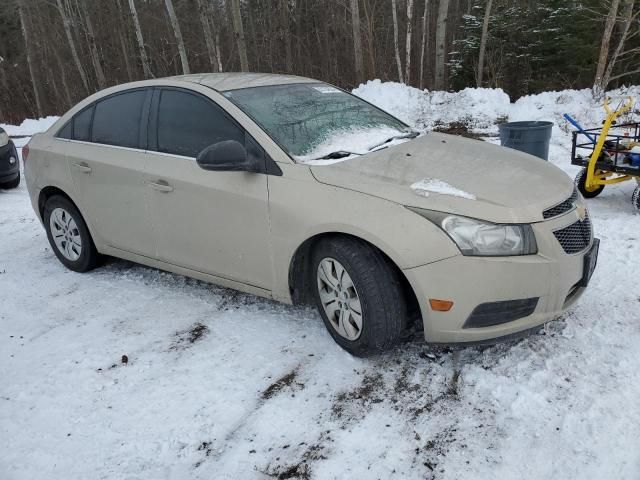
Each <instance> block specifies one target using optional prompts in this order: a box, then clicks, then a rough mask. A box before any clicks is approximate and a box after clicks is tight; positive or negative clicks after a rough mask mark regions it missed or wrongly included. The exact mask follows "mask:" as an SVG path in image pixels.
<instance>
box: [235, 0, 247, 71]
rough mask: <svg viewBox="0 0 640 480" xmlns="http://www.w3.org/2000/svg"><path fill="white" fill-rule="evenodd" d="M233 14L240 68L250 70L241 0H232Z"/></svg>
mask: <svg viewBox="0 0 640 480" xmlns="http://www.w3.org/2000/svg"><path fill="white" fill-rule="evenodd" d="M231 16H232V20H233V33H234V35H235V37H236V43H237V45H238V55H239V56H240V70H242V71H243V72H248V71H249V60H248V59H247V42H246V40H245V38H244V28H243V26H242V13H241V12H240V0H231Z"/></svg>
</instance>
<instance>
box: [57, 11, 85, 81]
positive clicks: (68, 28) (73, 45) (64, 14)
mask: <svg viewBox="0 0 640 480" xmlns="http://www.w3.org/2000/svg"><path fill="white" fill-rule="evenodd" d="M56 5H57V6H58V12H59V13H60V16H61V17H62V25H63V26H64V33H65V35H66V36H67V42H68V43H69V49H70V50H71V56H72V57H73V61H74V63H75V64H76V68H77V69H78V73H79V74H80V79H81V80H82V85H83V86H84V89H85V91H87V92H88V91H89V81H88V80H87V73H86V72H85V70H84V67H83V66H82V62H81V61H80V56H79V55H78V50H77V49H76V42H75V40H74V39H73V33H72V32H71V20H69V15H68V14H67V12H66V10H65V5H63V4H62V0H56Z"/></svg>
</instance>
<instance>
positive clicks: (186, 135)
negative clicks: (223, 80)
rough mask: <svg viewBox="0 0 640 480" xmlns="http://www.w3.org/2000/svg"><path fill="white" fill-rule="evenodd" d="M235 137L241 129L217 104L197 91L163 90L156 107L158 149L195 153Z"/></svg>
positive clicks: (240, 136)
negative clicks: (195, 92) (194, 92)
mask: <svg viewBox="0 0 640 480" xmlns="http://www.w3.org/2000/svg"><path fill="white" fill-rule="evenodd" d="M223 140H236V141H238V142H240V143H241V144H243V145H244V130H243V129H242V127H240V126H239V125H238V124H237V123H235V122H234V121H233V120H232V119H231V117H229V116H228V115H227V114H226V113H225V112H224V111H223V110H222V109H221V108H220V107H219V106H218V105H216V104H215V103H214V102H212V101H211V100H209V99H207V98H205V97H203V96H200V95H198V94H193V93H188V92H184V91H180V90H162V92H161V95H160V104H159V107H158V142H157V145H158V151H159V152H164V153H170V154H174V155H182V156H185V157H197V156H198V153H200V152H201V151H202V150H204V149H205V148H206V147H208V146H209V145H212V144H214V143H217V142H221V141H223Z"/></svg>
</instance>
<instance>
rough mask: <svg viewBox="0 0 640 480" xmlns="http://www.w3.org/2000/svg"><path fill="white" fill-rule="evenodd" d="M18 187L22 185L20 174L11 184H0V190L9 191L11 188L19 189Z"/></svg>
mask: <svg viewBox="0 0 640 480" xmlns="http://www.w3.org/2000/svg"><path fill="white" fill-rule="evenodd" d="M18 185H20V172H18V176H17V177H16V178H14V179H13V180H11V181H10V182H6V183H0V188H3V189H6V190H9V189H11V188H18Z"/></svg>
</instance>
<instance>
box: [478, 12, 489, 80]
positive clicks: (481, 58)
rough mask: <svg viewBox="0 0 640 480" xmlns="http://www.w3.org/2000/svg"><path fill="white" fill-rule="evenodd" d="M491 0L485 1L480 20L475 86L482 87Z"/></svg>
mask: <svg viewBox="0 0 640 480" xmlns="http://www.w3.org/2000/svg"><path fill="white" fill-rule="evenodd" d="M492 4H493V0H487V5H486V7H485V9H484V19H483V20H482V35H481V36H480V54H479V55H478V73H477V74H476V86H477V87H478V88H480V87H482V77H483V75H484V54H485V51H486V50H487V37H488V36H489V20H490V17H491V6H492Z"/></svg>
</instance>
